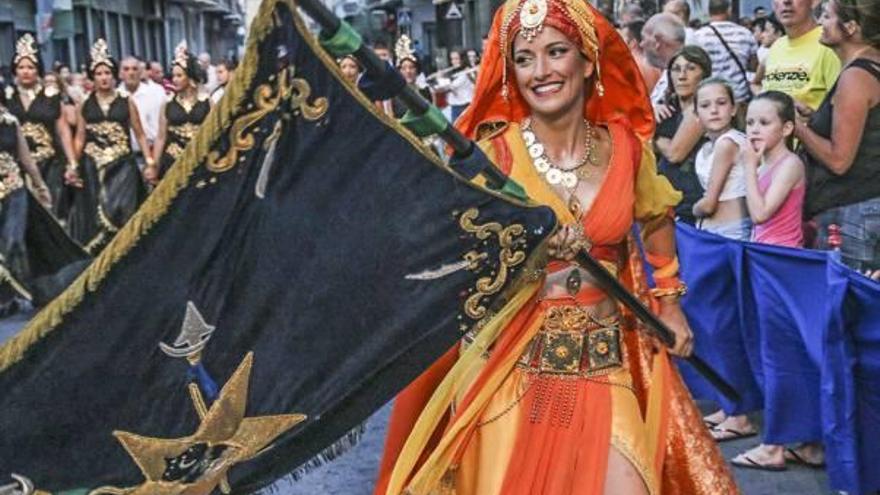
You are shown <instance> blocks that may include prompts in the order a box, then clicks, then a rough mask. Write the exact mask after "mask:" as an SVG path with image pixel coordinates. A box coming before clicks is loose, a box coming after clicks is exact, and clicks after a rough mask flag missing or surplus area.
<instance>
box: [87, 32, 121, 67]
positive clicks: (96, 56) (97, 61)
mask: <svg viewBox="0 0 880 495" xmlns="http://www.w3.org/2000/svg"><path fill="white" fill-rule="evenodd" d="M90 54H91V56H92V61H91V62H90V63H89V70H90V71H91V72H94V71H95V68H96V67H98V66H99V65H102V64H103V65H106V66H107V67H110V68H111V69H115V68H116V63H115V62H113V58H112V57H111V56H110V47H109V46H107V42H106V41H104V39H103V38H98V39H97V40H95V44H94V45H92V50H91V52H90Z"/></svg>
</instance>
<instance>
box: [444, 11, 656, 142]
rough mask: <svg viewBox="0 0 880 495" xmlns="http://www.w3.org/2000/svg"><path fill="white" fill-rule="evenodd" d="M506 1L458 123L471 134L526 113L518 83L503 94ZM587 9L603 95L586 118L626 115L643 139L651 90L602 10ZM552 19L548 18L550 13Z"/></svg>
mask: <svg viewBox="0 0 880 495" xmlns="http://www.w3.org/2000/svg"><path fill="white" fill-rule="evenodd" d="M512 3H513V2H510V1H508V2H505V4H504V5H502V6H501V7H499V8H498V11H497V12H496V13H495V19H494V21H493V22H492V29H491V31H489V39H488V42H487V43H486V46H487V47H486V52H485V53H484V54H483V59H482V62H481V64H480V71H479V75H478V77H477V85H476V89H475V90H474V99H473V101H472V102H471V104H470V105H469V106H468V108H467V110H465V112H464V114H462V115H461V117H459V119H458V121H456V123H455V126H456V127H457V128H458V129H459V130H460V131H461V132H462V133H463V134H464V135H465V136H467V137H469V138H471V139H475V138H476V131H477V128H478V126H479V125H480V124H482V123H484V122H491V121H502V122H520V121H522V120H523V119H524V118H526V117H527V116H528V113H529V109H528V105H526V102H525V100H523V98H522V96H521V95H520V94H519V92H518V91H517V90H516V87H515V84H511V83H510V82H508V83H507V84H508V91H509V94H510V96H509V99H505V98H504V96H503V94H502V93H503V89H504V84H505V80H508V79H510V75H509V74H508V77H507V78H505V77H504V71H505V70H507V71H509V70H511V68H510V66H509V64H507V63H505V61H504V57H508V58H509V55H508V54H502V53H501V38H502V26H503V24H504V21H505V18H506V17H507V16H509V15H511V10H512V8H513V7H515V5H511V4H512ZM583 5H584V6H586V10H587V11H588V12H589V13H590V14H592V17H593V28H594V29H595V32H596V37H597V39H598V59H597V60H596V62H597V66H598V71H597V74H599V79H600V80H599V81H598V82H600V83H601V86H602V88H603V89H604V94H603V95H602V96H599V95H594V96H593V97H590V98H587V100H586V106H585V108H584V116H585V117H586V118H588V119H589V120H591V121H593V122H612V121H616V120H620V119H625V120H627V121H628V122H629V126H630V127H631V128H632V130H633V131H634V132H635V134H636V135H637V136H638V137H639V139H641V140H642V141H648V140H650V139H651V138H652V137H653V135H654V113H653V110H652V108H651V102H650V98H649V95H648V90H647V88H646V87H645V83H644V81H643V80H642V75H641V72H639V68H638V66H637V65H636V62H635V60H634V59H633V57H632V54H631V53H630V51H629V48H628V47H627V46H626V43H624V41H623V39H622V38H621V37H620V35H619V34H618V33H617V30H616V29H615V28H614V26H613V25H611V23H610V22H608V20H606V19H605V17H603V16H602V14H600V13H599V11H597V10H596V9H594V8H593V7H592V6H591V5H589V4H588V3H587V2H583ZM548 17H550V16H548Z"/></svg>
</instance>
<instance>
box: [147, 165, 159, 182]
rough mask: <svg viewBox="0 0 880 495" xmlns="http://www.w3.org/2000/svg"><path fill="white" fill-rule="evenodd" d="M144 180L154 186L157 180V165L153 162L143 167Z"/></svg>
mask: <svg viewBox="0 0 880 495" xmlns="http://www.w3.org/2000/svg"><path fill="white" fill-rule="evenodd" d="M144 182H146V183H147V184H149V185H151V186H155V185H156V184H157V183H158V182H159V167H157V166H156V165H155V164H148V165H147V166H146V167H144Z"/></svg>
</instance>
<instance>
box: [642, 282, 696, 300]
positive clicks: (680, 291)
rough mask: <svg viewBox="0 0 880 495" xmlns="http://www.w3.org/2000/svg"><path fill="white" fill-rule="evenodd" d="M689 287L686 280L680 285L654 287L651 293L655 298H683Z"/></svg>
mask: <svg viewBox="0 0 880 495" xmlns="http://www.w3.org/2000/svg"><path fill="white" fill-rule="evenodd" d="M687 292H688V288H687V285H685V284H684V282H681V283H680V284H679V285H677V286H675V287H668V288H665V289H660V288H654V289H651V295H652V296H654V297H655V298H657V299H659V298H661V297H674V298H676V299H681V297H682V296H684V295H685V294H687Z"/></svg>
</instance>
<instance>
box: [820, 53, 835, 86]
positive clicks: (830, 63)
mask: <svg viewBox="0 0 880 495" xmlns="http://www.w3.org/2000/svg"><path fill="white" fill-rule="evenodd" d="M820 64H821V70H822V79H823V81H824V82H825V87H826V88H827V91H831V87H832V86H834V83H836V82H837V78H838V77H839V76H840V59H839V58H837V55H836V54H835V53H834V52H833V51H831V49H829V48H825V47H823V50H822V60H821V62H820Z"/></svg>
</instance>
